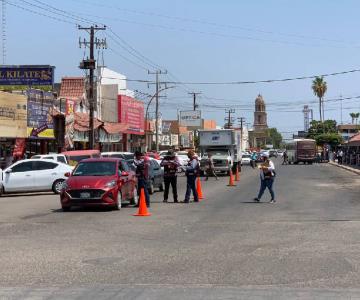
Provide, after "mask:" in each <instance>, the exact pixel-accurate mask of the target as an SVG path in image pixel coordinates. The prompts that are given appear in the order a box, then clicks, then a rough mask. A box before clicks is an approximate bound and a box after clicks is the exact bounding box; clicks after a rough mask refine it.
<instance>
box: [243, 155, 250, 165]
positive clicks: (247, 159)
mask: <svg viewBox="0 0 360 300" xmlns="http://www.w3.org/2000/svg"><path fill="white" fill-rule="evenodd" d="M250 162H251V155H250V154H243V155H242V159H241V163H242V165H250Z"/></svg>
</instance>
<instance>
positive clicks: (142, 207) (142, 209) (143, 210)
mask: <svg viewBox="0 0 360 300" xmlns="http://www.w3.org/2000/svg"><path fill="white" fill-rule="evenodd" d="M134 216H136V217H148V216H151V213H149V212H148V209H147V206H146V201H145V192H144V188H142V189H141V191H140V202H139V210H138V213H137V214H135V215H134Z"/></svg>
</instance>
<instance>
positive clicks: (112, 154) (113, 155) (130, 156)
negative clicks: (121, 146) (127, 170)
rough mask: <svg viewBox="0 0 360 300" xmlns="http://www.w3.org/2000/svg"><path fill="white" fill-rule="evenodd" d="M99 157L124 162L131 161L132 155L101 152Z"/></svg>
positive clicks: (128, 153)
mask: <svg viewBox="0 0 360 300" xmlns="http://www.w3.org/2000/svg"><path fill="white" fill-rule="evenodd" d="M101 157H113V158H122V159H125V160H128V159H133V158H134V153H131V152H101Z"/></svg>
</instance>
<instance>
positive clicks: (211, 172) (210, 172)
mask: <svg viewBox="0 0 360 300" xmlns="http://www.w3.org/2000/svg"><path fill="white" fill-rule="evenodd" d="M206 164H207V165H206V178H205V180H209V176H214V177H215V178H216V180H219V178H218V177H217V175H216V173H215V168H214V160H213V158H212V154H211V153H208V159H207V161H206Z"/></svg>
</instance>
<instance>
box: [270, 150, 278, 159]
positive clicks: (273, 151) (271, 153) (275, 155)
mask: <svg viewBox="0 0 360 300" xmlns="http://www.w3.org/2000/svg"><path fill="white" fill-rule="evenodd" d="M269 157H275V158H276V157H278V152H277V150H274V149H271V150H269Z"/></svg>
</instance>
